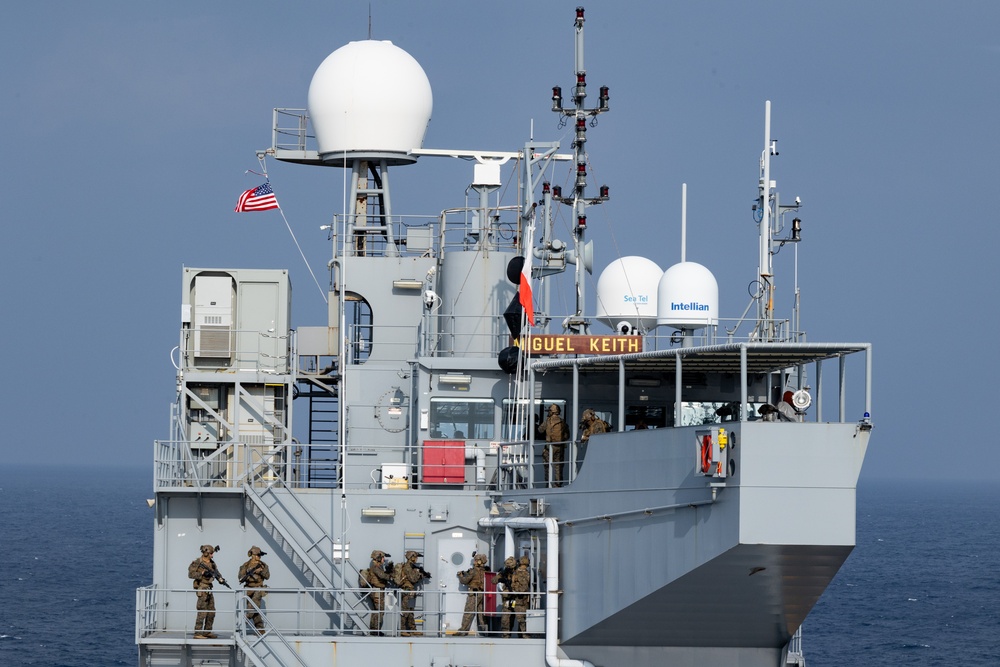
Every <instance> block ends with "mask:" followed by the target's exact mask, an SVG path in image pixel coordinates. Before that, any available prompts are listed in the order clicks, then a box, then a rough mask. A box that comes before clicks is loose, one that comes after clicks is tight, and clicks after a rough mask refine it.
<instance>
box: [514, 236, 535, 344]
mask: <svg viewBox="0 0 1000 667" xmlns="http://www.w3.org/2000/svg"><path fill="white" fill-rule="evenodd" d="M534 241H535V222H534V220H532V222H531V224H529V225H528V231H527V235H526V236H525V240H524V266H523V267H521V283H520V287H519V290H518V294H519V295H520V299H521V307H522V308H524V313H525V315H527V316H528V324H530V325H531V326H535V304H534V301H532V296H531V258H532V256H533V250H534Z"/></svg>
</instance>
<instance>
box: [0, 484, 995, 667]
mask: <svg viewBox="0 0 1000 667" xmlns="http://www.w3.org/2000/svg"><path fill="white" fill-rule="evenodd" d="M151 486H152V483H151V475H150V472H149V471H146V470H135V469H131V470H129V469H97V468H83V469H72V470H70V469H64V468H29V467H9V466H7V467H5V468H4V469H2V470H0V528H2V531H0V536H2V537H0V547H2V549H0V554H2V560H0V563H2V565H0V666H3V667H16V666H19V665H45V666H46V667H63V666H65V667H93V666H103V665H133V666H134V665H136V663H137V660H136V649H135V647H134V645H133V644H134V611H133V610H134V607H135V589H136V588H137V587H139V586H142V585H145V584H148V583H150V579H151V572H152V530H153V511H152V510H150V509H149V508H148V507H146V502H145V499H146V498H148V497H150V496H151V495H152V493H151ZM998 566H1000V484H997V485H992V486H983V485H981V484H959V483H907V484H903V483H899V482H892V483H880V482H868V481H863V482H862V485H861V488H860V489H859V492H858V546H857V548H856V549H855V550H854V553H853V554H852V555H851V557H850V558H849V559H848V561H847V564H846V565H845V566H844V567H843V569H842V570H841V571H840V573H839V574H838V575H837V578H836V579H835V580H834V581H833V584H832V585H831V586H830V588H829V589H827V592H826V593H825V594H824V596H823V597H822V598H821V599H820V601H819V603H818V604H817V605H816V607H815V609H813V612H812V613H811V614H810V616H809V618H808V619H807V620H806V622H805V627H804V640H803V643H804V647H805V653H806V658H807V661H808V664H809V667H832V666H834V665H836V666H838V667H839V666H843V665H880V666H882V665H997V664H1000V567H998Z"/></svg>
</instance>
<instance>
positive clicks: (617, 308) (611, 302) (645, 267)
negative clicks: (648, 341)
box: [597, 256, 663, 332]
mask: <svg viewBox="0 0 1000 667" xmlns="http://www.w3.org/2000/svg"><path fill="white" fill-rule="evenodd" d="M662 275H663V269H661V268H660V267H659V266H658V265H657V264H656V262H653V261H652V260H649V259H646V258H645V257H635V256H631V257H622V258H621V259H617V260H615V261H614V262H612V263H611V264H609V265H608V266H607V268H605V269H604V270H603V271H602V272H601V277H600V278H598V279H597V319H598V320H599V321H601V322H603V323H605V324H607V325H608V326H609V327H611V328H612V329H615V330H617V331H619V332H621V330H622V329H623V328H624V327H623V326H621V325H623V324H625V323H626V322H627V323H628V324H630V325H631V328H633V329H639V330H641V331H648V330H649V329H651V328H652V327H655V326H656V317H657V312H656V300H657V294H656V292H657V286H658V285H659V284H660V277H661V276H662Z"/></svg>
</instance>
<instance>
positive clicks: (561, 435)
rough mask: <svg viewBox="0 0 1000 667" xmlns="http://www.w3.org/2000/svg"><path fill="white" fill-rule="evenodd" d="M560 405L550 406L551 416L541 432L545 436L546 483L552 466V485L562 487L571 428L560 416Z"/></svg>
mask: <svg viewBox="0 0 1000 667" xmlns="http://www.w3.org/2000/svg"><path fill="white" fill-rule="evenodd" d="M559 413H560V410H559V406H558V405H555V404H553V405H550V406H549V416H548V419H546V420H545V421H544V422H543V423H542V428H541V431H542V432H543V433H544V434H545V442H546V445H545V449H543V450H542V460H543V461H544V462H545V482H546V483H548V482H549V466H550V465H551V466H552V485H553V486H562V478H563V458H564V455H565V452H566V442H567V441H568V440H569V426H567V425H566V421H565V420H564V419H563V418H562V417H561V416H559Z"/></svg>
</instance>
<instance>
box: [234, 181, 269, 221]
mask: <svg viewBox="0 0 1000 667" xmlns="http://www.w3.org/2000/svg"><path fill="white" fill-rule="evenodd" d="M271 208H278V200H277V199H275V198H274V190H272V189H271V184H270V182H268V183H265V184H264V185H259V186H257V187H256V188H250V189H249V190H247V191H246V192H244V193H243V194H241V195H240V200H239V201H238V202H236V212H237V213H245V212H247V211H266V210H268V209H271Z"/></svg>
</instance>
